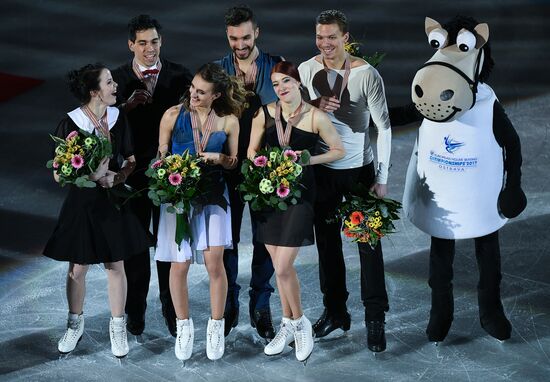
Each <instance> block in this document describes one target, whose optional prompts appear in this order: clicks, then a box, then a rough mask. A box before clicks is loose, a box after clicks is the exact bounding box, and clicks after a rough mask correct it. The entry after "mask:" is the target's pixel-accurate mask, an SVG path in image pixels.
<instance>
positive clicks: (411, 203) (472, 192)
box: [392, 16, 527, 343]
mask: <svg viewBox="0 0 550 382" xmlns="http://www.w3.org/2000/svg"><path fill="white" fill-rule="evenodd" d="M425 30H426V35H427V36H428V41H429V43H430V45H431V46H432V47H433V48H435V49H436V50H437V51H436V52H435V54H434V55H433V56H432V57H431V58H430V59H429V60H428V62H426V63H425V64H424V65H423V66H422V67H421V68H420V70H418V72H417V73H416V75H415V77H414V80H413V83H412V89H411V90H412V100H413V104H414V108H415V109H416V111H415V113H416V114H417V115H418V113H420V114H421V117H423V119H422V123H421V125H420V129H419V131H418V137H417V140H416V144H415V148H414V150H413V155H412V157H411V161H410V163H409V168H408V171H407V179H406V184H405V193H404V197H403V209H404V212H405V214H406V215H407V217H408V218H409V219H410V220H411V221H412V223H413V224H414V225H415V226H416V227H418V228H419V229H420V230H422V231H424V232H426V233H427V234H429V235H430V236H431V248H430V272H429V281H428V284H429V286H430V287H431V292H432V296H431V300H432V304H431V310H430V320H429V323H428V327H427V329H426V334H427V335H428V339H429V340H430V341H434V342H436V343H437V342H439V341H443V339H445V337H446V336H447V333H448V332H449V329H450V327H451V323H452V321H453V310H454V300H453V284H452V280H453V260H454V254H455V240H456V239H471V238H473V239H474V242H475V254H476V259H477V264H478V268H479V283H478V285H477V293H478V306H479V319H480V323H481V326H482V328H483V329H484V330H485V331H486V332H487V333H488V334H490V335H491V336H493V337H495V338H497V339H499V340H505V339H508V338H510V334H511V330H512V327H511V324H510V322H509V321H508V319H507V318H506V315H505V314H504V309H503V306H502V302H501V297H500V281H501V278H502V275H501V269H500V248H499V239H498V231H499V229H500V228H501V227H502V226H503V225H504V224H505V223H506V221H507V219H508V218H513V217H515V216H517V215H519V214H520V213H521V212H522V211H523V210H524V209H525V206H526V204H527V202H526V198H525V194H524V193H523V191H522V189H521V161H522V159H521V147H520V142H519V137H518V135H517V133H516V131H515V130H514V127H513V126H512V124H511V122H510V120H509V119H508V117H507V116H506V114H505V113H504V109H503V108H502V106H501V104H500V103H499V102H498V100H497V98H496V96H495V93H494V92H493V90H492V89H491V88H490V87H489V86H488V85H487V84H486V83H485V81H486V80H487V78H488V75H489V72H490V71H491V69H492V67H493V65H494V62H493V59H492V57H491V50H490V47H489V44H488V39H489V27H488V25H487V24H479V23H477V22H476V21H475V20H474V19H472V18H470V17H463V16H457V17H455V18H454V19H453V20H451V21H450V22H449V23H447V24H445V25H443V26H442V25H440V24H439V23H438V22H437V21H435V20H433V19H430V18H426V21H425ZM411 108H412V106H411ZM409 122H410V121H409ZM392 124H393V123H392Z"/></svg>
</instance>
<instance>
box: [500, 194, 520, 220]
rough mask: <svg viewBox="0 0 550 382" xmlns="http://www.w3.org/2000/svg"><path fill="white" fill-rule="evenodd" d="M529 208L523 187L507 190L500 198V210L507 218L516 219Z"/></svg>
mask: <svg viewBox="0 0 550 382" xmlns="http://www.w3.org/2000/svg"><path fill="white" fill-rule="evenodd" d="M526 206H527V198H526V197H525V193H524V192H523V190H522V189H521V187H510V188H505V189H504V190H502V191H501V193H500V195H499V196H498V209H499V211H500V213H501V214H502V215H503V216H504V217H506V218H509V219H511V218H515V217H516V216H518V215H519V214H520V213H521V212H522V211H523V210H524V209H525V207H526Z"/></svg>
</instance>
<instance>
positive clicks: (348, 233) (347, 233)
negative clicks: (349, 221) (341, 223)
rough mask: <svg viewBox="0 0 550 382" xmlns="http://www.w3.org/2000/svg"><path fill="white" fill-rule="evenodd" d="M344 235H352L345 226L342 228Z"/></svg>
mask: <svg viewBox="0 0 550 382" xmlns="http://www.w3.org/2000/svg"><path fill="white" fill-rule="evenodd" d="M344 235H345V236H346V237H353V233H351V232H350V231H349V228H347V227H346V228H344Z"/></svg>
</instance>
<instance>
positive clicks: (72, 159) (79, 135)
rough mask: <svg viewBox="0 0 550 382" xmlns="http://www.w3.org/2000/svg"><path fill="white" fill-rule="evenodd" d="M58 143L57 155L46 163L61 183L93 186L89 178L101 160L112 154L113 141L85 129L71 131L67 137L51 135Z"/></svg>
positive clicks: (94, 184) (63, 184) (93, 183)
mask: <svg viewBox="0 0 550 382" xmlns="http://www.w3.org/2000/svg"><path fill="white" fill-rule="evenodd" d="M50 136H51V137H52V139H53V140H54V142H55V143H56V144H57V146H56V147H55V157H54V158H53V159H50V160H49V161H48V162H47V163H46V167H47V168H53V170H54V171H55V173H56V174H57V175H58V176H59V184H60V185H61V186H62V187H63V186H65V185H66V184H74V185H76V186H77V187H88V188H93V187H95V186H96V183H95V182H92V181H91V180H90V179H89V175H90V174H91V173H93V172H94V171H95V170H96V169H97V167H98V166H99V163H100V162H101V160H102V159H103V158H105V157H107V156H110V155H111V154H112V146H111V142H109V140H108V139H107V138H105V137H103V136H97V135H95V134H92V133H88V132H86V131H84V130H78V131H76V130H75V131H71V132H70V133H69V135H67V137H65V139H63V138H59V137H56V136H54V135H50Z"/></svg>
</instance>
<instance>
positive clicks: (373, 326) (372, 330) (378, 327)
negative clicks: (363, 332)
mask: <svg viewBox="0 0 550 382" xmlns="http://www.w3.org/2000/svg"><path fill="white" fill-rule="evenodd" d="M367 328H368V335H369V336H371V337H380V336H381V335H382V331H383V330H384V324H383V323H382V322H381V321H370V322H369V323H368V324H367Z"/></svg>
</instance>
